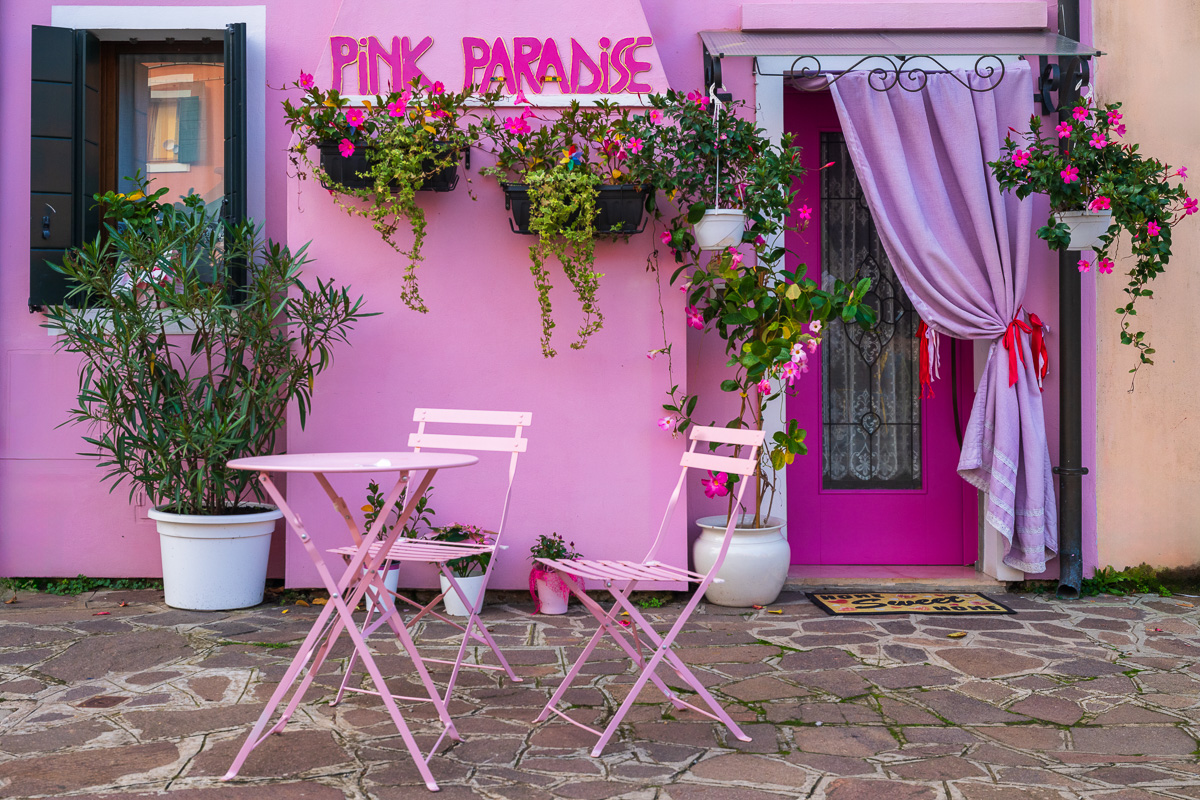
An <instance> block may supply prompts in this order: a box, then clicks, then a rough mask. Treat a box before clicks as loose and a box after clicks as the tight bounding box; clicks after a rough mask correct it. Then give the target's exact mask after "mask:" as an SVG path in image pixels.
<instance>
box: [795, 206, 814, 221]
mask: <svg viewBox="0 0 1200 800" xmlns="http://www.w3.org/2000/svg"><path fill="white" fill-rule="evenodd" d="M796 213H797V214H798V215H799V216H800V219H812V209H811V208H809V207H808V206H800V210H799V211H797V212H796Z"/></svg>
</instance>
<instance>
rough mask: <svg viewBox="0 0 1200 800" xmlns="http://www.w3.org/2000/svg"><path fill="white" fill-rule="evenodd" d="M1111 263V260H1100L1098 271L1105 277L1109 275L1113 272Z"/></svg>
mask: <svg viewBox="0 0 1200 800" xmlns="http://www.w3.org/2000/svg"><path fill="white" fill-rule="evenodd" d="M1113 266H1114V265H1113V262H1112V259H1111V258H1102V259H1100V271H1101V272H1103V273H1104V274H1105V275H1108V274H1111V273H1112V271H1113Z"/></svg>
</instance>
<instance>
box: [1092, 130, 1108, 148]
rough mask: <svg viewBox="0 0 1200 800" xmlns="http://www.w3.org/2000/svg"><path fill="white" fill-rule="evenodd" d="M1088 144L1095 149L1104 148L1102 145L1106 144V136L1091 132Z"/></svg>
mask: <svg viewBox="0 0 1200 800" xmlns="http://www.w3.org/2000/svg"><path fill="white" fill-rule="evenodd" d="M1088 144H1090V145H1091V146H1092V147H1094V148H1096V149H1097V150H1102V149H1104V146H1105V145H1106V144H1108V137H1106V136H1105V135H1104V134H1103V133H1098V132H1097V133H1093V134H1092V140H1091V141H1090V142H1088Z"/></svg>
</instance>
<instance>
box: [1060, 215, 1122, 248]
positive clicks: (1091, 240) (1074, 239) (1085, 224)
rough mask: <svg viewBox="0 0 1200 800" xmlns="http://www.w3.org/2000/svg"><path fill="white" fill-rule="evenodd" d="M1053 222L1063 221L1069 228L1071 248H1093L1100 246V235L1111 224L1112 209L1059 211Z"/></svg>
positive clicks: (1105, 231)
mask: <svg viewBox="0 0 1200 800" xmlns="http://www.w3.org/2000/svg"><path fill="white" fill-rule="evenodd" d="M1054 220H1055V222H1064V223H1066V225H1067V227H1068V228H1070V230H1071V248H1070V249H1072V250H1094V249H1096V248H1097V247H1100V245H1101V242H1100V237H1101V236H1103V235H1104V234H1106V233H1108V227H1109V226H1110V225H1112V211H1060V212H1058V213H1057V214H1055V215H1054Z"/></svg>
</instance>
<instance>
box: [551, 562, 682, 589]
mask: <svg viewBox="0 0 1200 800" xmlns="http://www.w3.org/2000/svg"><path fill="white" fill-rule="evenodd" d="M537 560H538V561H539V562H540V563H542V564H545V565H546V566H548V567H553V568H554V569H557V570H560V571H562V572H566V573H567V574H569V575H575V576H577V577H580V578H587V579H590V580H594V581H687V582H691V583H695V582H697V581H702V580H704V576H703V575H701V574H700V573H698V572H692V571H691V570H688V569H684V568H683V567H675V566H671V565H670V564H663V563H661V562H658V561H649V562H645V563H643V562H641V561H608V560H602V559H591V558H577V559H555V558H539V559H537Z"/></svg>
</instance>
